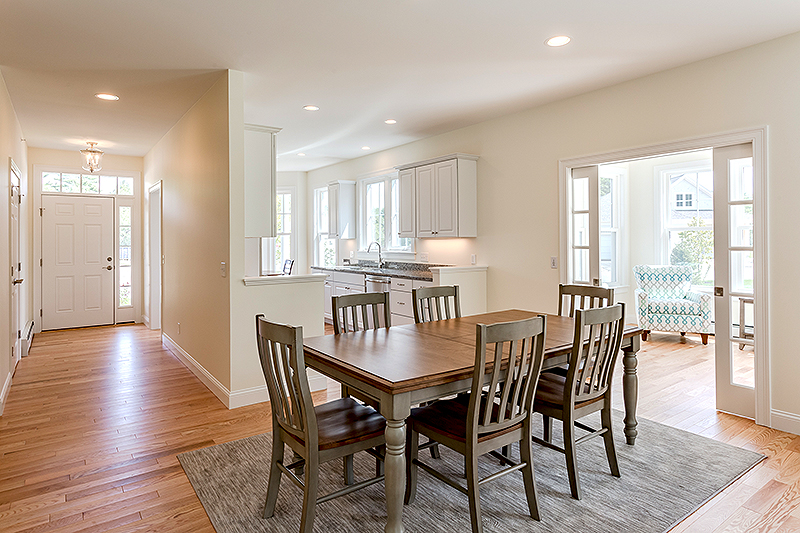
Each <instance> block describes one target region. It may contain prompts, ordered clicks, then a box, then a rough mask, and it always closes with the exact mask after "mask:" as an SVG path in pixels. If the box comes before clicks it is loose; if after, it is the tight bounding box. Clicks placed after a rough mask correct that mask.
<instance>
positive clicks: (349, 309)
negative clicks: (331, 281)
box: [331, 292, 392, 335]
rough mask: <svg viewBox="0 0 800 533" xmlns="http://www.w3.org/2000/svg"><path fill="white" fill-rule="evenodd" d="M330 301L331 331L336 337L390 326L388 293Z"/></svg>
mask: <svg viewBox="0 0 800 533" xmlns="http://www.w3.org/2000/svg"><path fill="white" fill-rule="evenodd" d="M331 300H332V306H331V307H332V310H333V331H334V333H336V334H337V335H339V334H341V333H349V332H351V331H359V329H365V330H366V329H378V328H381V327H387V328H388V327H389V326H391V325H392V318H391V309H390V308H389V293H388V292H365V293H358V294H345V295H342V296H333V297H332V298H331ZM359 311H360V312H359Z"/></svg>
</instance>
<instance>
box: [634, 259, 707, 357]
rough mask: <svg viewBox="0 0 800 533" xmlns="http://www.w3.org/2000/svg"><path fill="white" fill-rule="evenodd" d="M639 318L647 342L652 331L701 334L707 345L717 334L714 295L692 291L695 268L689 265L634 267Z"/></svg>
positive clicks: (643, 336)
mask: <svg viewBox="0 0 800 533" xmlns="http://www.w3.org/2000/svg"><path fill="white" fill-rule="evenodd" d="M633 275H634V277H635V278H636V286H637V287H638V288H637V289H636V315H637V316H638V318H639V327H641V328H642V329H643V330H644V332H643V333H642V340H647V335H648V334H649V333H650V331H653V330H655V331H677V332H679V333H680V334H681V335H685V334H686V332H687V331H689V332H692V333H699V334H700V338H701V339H702V341H703V344H708V335H709V333H713V332H714V330H713V324H712V322H711V295H709V294H701V293H699V292H695V291H692V290H691V279H692V267H690V266H685V265H675V266H672V265H668V266H651V265H636V266H635V267H633Z"/></svg>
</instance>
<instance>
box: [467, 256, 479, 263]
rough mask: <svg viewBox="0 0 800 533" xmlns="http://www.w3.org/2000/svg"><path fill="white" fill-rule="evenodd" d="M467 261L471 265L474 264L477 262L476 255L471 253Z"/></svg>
mask: <svg viewBox="0 0 800 533" xmlns="http://www.w3.org/2000/svg"><path fill="white" fill-rule="evenodd" d="M469 262H470V263H471V264H473V265H474V264H476V263H477V262H478V257H477V256H476V255H475V254H472V255H471V256H469Z"/></svg>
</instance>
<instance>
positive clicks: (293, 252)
mask: <svg viewBox="0 0 800 533" xmlns="http://www.w3.org/2000/svg"><path fill="white" fill-rule="evenodd" d="M280 194H288V195H289V198H290V200H289V201H290V205H291V209H290V210H289V212H288V214H289V216H291V229H290V231H289V232H285V231H284V232H280V233H279V232H278V227H279V225H278V223H277V217H278V216H279V215H281V214H283V213H284V212H281V213H279V212H278V202H277V197H278V195H280ZM297 224H298V215H297V187H295V186H293V185H292V186H286V187H276V188H275V237H267V238H264V239H262V240H261V275H262V276H263V275H266V274H269V273H271V272H281V271H282V269H283V265H282V264H281V265H276V264H274V263H275V241H277V239H278V237H280V236H283V235H286V236H288V237H289V259H295V261H296V260H297V239H298V231H297ZM267 258H269V259H270V261H269V262H267V261H266V259H267Z"/></svg>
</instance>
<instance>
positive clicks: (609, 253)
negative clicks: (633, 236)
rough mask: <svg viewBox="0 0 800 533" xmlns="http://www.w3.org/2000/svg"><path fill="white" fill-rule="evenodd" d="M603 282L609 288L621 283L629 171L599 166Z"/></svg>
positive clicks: (601, 276)
mask: <svg viewBox="0 0 800 533" xmlns="http://www.w3.org/2000/svg"><path fill="white" fill-rule="evenodd" d="M598 171H599V175H600V282H601V283H602V284H603V285H604V286H606V287H617V286H619V285H621V284H622V282H623V279H622V277H623V276H622V275H621V274H620V271H621V269H620V254H621V239H622V232H621V230H620V219H621V218H622V215H621V212H622V187H623V180H624V179H625V176H626V175H627V172H626V169H624V168H621V167H616V166H611V165H600V167H599V168H598Z"/></svg>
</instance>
